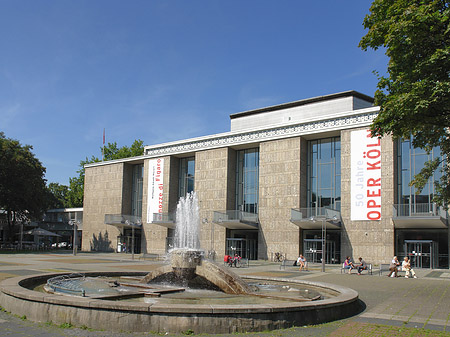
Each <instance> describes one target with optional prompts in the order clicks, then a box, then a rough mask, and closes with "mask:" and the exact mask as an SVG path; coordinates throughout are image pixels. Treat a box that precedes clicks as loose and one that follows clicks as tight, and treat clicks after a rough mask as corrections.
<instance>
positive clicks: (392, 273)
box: [388, 256, 417, 278]
mask: <svg viewBox="0 0 450 337" xmlns="http://www.w3.org/2000/svg"><path fill="white" fill-rule="evenodd" d="M400 266H401V269H402V271H404V272H405V277H406V278H409V277H410V276H412V277H413V278H417V276H416V273H415V272H414V269H412V268H411V261H410V260H409V258H408V257H407V256H405V258H404V259H403V261H402V263H401V264H400V262H399V261H398V258H397V256H394V257H393V258H392V261H391V264H390V265H389V274H388V277H398V269H399V268H400Z"/></svg>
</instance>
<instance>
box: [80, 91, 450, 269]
mask: <svg viewBox="0 0 450 337" xmlns="http://www.w3.org/2000/svg"><path fill="white" fill-rule="evenodd" d="M378 111H379V108H378V107H377V106H374V105H373V98H372V97H369V96H366V95H364V94H361V93H359V92H356V91H347V92H341V93H336V94H331V95H326V96H320V97H314V98H310V99H304V100H299V101H295V102H289V103H285V104H280V105H276V106H269V107H263V108H260V109H256V110H250V111H244V112H239V113H234V114H231V115H230V131H229V132H225V133H220V134H212V135H208V136H203V137H197V138H191V139H184V140H179V141H174V142H169V143H163V144H157V145H150V146H146V147H145V151H144V154H143V155H142V156H139V157H132V158H125V159H120V160H113V161H104V162H99V163H93V164H88V165H86V167H85V172H86V173H85V191H84V205H83V213H84V214H83V240H82V245H83V246H82V249H83V250H84V251H117V252H130V251H131V249H134V253H136V254H158V255H161V254H165V253H166V252H167V251H168V250H170V248H171V247H172V244H173V237H174V232H175V223H176V208H177V203H178V201H179V199H180V197H183V196H186V194H187V193H190V192H195V193H196V194H197V197H198V200H199V212H200V222H201V224H200V226H201V234H200V235H201V237H200V241H201V247H202V248H203V249H204V250H205V252H207V253H208V254H215V256H216V257H217V258H223V256H224V255H226V254H233V255H234V254H235V253H237V254H239V255H240V256H242V257H245V258H248V259H250V260H256V259H260V260H271V259H273V258H274V256H275V254H276V253H281V254H282V255H283V256H284V257H285V258H287V259H296V258H297V256H298V255H299V254H303V255H304V256H305V257H306V259H307V260H308V261H310V262H320V261H322V258H325V262H326V263H328V264H333V263H341V262H342V261H343V260H344V259H345V256H351V257H353V258H354V259H355V260H356V259H357V258H358V257H360V256H362V257H364V259H365V260H366V261H367V262H371V263H375V264H378V263H388V262H389V261H390V260H391V259H392V256H393V255H398V256H399V257H403V256H406V255H408V256H410V257H411V259H412V261H413V263H414V266H415V267H419V268H420V267H421V268H448V267H449V264H448V252H449V231H448V213H447V211H446V210H445V209H444V208H443V207H441V206H440V205H437V204H435V203H433V202H432V198H433V194H434V186H433V183H432V181H434V180H436V179H438V178H439V177H438V176H435V177H433V178H432V179H430V183H429V184H427V186H426V187H425V188H424V189H423V191H421V193H419V194H417V193H416V190H415V189H414V188H413V187H410V186H409V183H410V181H411V179H412V178H413V176H414V174H416V173H417V172H419V171H420V169H421V168H422V167H423V164H424V162H425V161H427V160H428V159H430V158H433V157H435V156H439V155H440V153H439V149H434V150H433V151H432V152H431V153H429V154H428V153H426V152H425V151H423V150H421V149H416V148H414V147H412V145H411V140H410V139H403V140H393V139H392V138H391V137H384V138H381V139H378V138H371V137H370V132H369V131H368V129H369V127H370V125H371V123H372V121H373V120H374V118H375V117H376V116H377V114H378ZM167 123H170V121H169V120H168V121H167ZM148 141H151V140H147V142H148ZM438 174H439V172H438V173H436V175H438ZM323 248H325V249H323ZM323 255H325V256H323Z"/></svg>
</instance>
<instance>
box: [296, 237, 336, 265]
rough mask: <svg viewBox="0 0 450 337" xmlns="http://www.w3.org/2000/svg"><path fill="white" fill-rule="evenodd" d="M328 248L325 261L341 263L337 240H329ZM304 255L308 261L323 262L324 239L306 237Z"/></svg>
mask: <svg viewBox="0 0 450 337" xmlns="http://www.w3.org/2000/svg"><path fill="white" fill-rule="evenodd" d="M326 244H327V249H326V251H325V255H326V256H325V263H327V264H329V263H339V255H338V254H337V252H336V242H335V241H332V240H327V243H326ZM303 246H304V251H303V255H304V256H305V258H306V261H309V262H312V263H321V262H322V239H304V240H303Z"/></svg>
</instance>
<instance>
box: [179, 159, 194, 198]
mask: <svg viewBox="0 0 450 337" xmlns="http://www.w3.org/2000/svg"><path fill="white" fill-rule="evenodd" d="M194 182H195V157H189V158H181V159H180V174H179V191H178V197H179V198H181V197H185V196H186V194H188V193H191V192H193V191H194Z"/></svg>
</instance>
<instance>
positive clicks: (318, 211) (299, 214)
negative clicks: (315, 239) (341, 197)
mask: <svg viewBox="0 0 450 337" xmlns="http://www.w3.org/2000/svg"><path fill="white" fill-rule="evenodd" d="M316 219H326V220H327V221H335V222H341V221H342V218H341V212H340V211H338V210H335V209H331V208H329V207H305V208H292V209H291V221H293V222H295V221H308V220H311V221H313V220H316Z"/></svg>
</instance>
